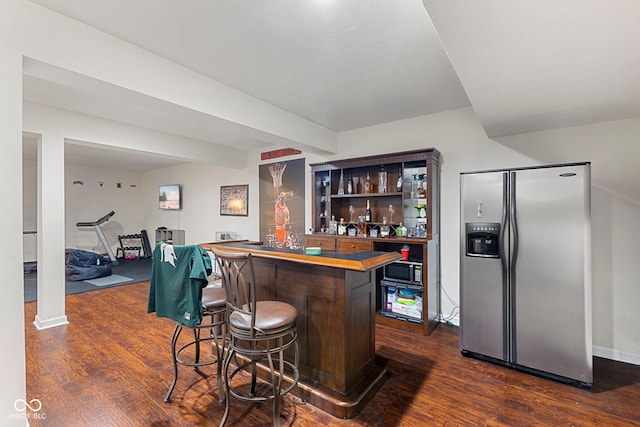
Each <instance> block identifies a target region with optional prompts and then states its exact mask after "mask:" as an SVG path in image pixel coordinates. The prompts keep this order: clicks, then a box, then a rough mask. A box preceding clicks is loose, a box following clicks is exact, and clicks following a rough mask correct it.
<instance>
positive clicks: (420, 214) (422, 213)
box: [414, 205, 427, 218]
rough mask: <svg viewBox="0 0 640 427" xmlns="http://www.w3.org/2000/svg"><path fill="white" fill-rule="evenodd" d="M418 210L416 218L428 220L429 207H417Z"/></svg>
mask: <svg viewBox="0 0 640 427" xmlns="http://www.w3.org/2000/svg"><path fill="white" fill-rule="evenodd" d="M414 207H415V208H416V211H417V212H416V216H417V217H418V218H426V217H427V206H426V205H415V206H414Z"/></svg>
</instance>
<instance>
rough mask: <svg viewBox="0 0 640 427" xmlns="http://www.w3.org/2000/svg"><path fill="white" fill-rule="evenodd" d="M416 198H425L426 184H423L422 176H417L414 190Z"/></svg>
mask: <svg viewBox="0 0 640 427" xmlns="http://www.w3.org/2000/svg"><path fill="white" fill-rule="evenodd" d="M416 198H417V199H426V198H427V183H426V182H424V175H418V186H417V188H416Z"/></svg>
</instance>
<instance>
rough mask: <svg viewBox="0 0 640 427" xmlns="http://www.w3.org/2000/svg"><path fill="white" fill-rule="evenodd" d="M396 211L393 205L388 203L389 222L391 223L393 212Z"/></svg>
mask: <svg viewBox="0 0 640 427" xmlns="http://www.w3.org/2000/svg"><path fill="white" fill-rule="evenodd" d="M395 212H396V210H395V209H394V208H393V205H389V218H390V219H389V221H390V222H391V223H393V214H394V213H395Z"/></svg>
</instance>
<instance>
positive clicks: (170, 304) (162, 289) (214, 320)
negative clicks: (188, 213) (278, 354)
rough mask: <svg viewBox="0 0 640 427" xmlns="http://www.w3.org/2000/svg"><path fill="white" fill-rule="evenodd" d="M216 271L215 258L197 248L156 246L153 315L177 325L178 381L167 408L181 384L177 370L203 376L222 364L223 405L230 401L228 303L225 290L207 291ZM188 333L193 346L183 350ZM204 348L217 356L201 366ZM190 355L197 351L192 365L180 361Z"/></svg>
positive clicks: (173, 345)
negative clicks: (225, 378) (225, 377)
mask: <svg viewBox="0 0 640 427" xmlns="http://www.w3.org/2000/svg"><path fill="white" fill-rule="evenodd" d="M211 271H212V268H211V258H210V257H209V255H208V254H207V252H206V251H204V249H202V248H200V247H199V246H197V245H190V246H179V245H169V244H166V243H159V244H157V245H156V248H155V250H154V253H153V263H152V271H151V287H150V291H149V306H148V312H149V313H151V312H153V311H155V312H156V315H157V316H158V317H168V318H171V319H173V320H175V321H176V326H175V329H174V331H173V337H172V339H171V354H172V358H173V381H172V383H171V386H170V387H169V391H168V392H167V395H166V397H165V399H164V401H165V402H169V401H170V399H171V393H172V392H173V389H174V388H175V385H176V382H177V381H178V365H183V366H190V367H193V368H194V370H198V371H199V368H200V367H202V366H208V365H213V364H214V363H217V381H218V393H219V396H220V397H219V399H220V402H222V401H223V400H224V399H225V397H226V395H225V393H224V389H223V386H222V361H223V358H224V345H225V340H226V323H227V315H226V314H227V308H226V303H227V298H226V292H225V290H224V287H222V286H220V285H218V286H211V285H209V286H208V283H209V282H208V276H209V275H210V274H211ZM207 319H208V320H207ZM205 320H206V321H205ZM185 328H187V329H191V330H193V340H191V341H189V342H187V343H185V344H183V345H181V346H180V347H178V339H179V337H180V333H181V332H182V330H183V329H185ZM202 330H205V331H206V330H208V331H209V333H208V335H207V336H204V337H203V336H201V331H202ZM204 342H211V349H212V351H213V352H214V355H213V356H212V357H208V358H206V359H205V360H201V357H200V356H201V355H200V347H201V344H202V343H204ZM187 349H193V352H194V353H192V354H191V355H190V356H189V360H185V358H181V354H182V353H183V352H185V351H186V350H187ZM183 357H186V356H183Z"/></svg>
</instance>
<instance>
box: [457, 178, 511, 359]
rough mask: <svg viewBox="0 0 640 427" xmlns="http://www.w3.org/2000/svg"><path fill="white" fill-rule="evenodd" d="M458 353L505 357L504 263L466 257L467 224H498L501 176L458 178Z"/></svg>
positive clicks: (501, 214)
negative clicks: (459, 204)
mask: <svg viewBox="0 0 640 427" xmlns="http://www.w3.org/2000/svg"><path fill="white" fill-rule="evenodd" d="M460 195H461V221H460V222H461V229H460V237H461V242H460V245H461V247H460V318H461V319H460V349H461V350H462V351H470V352H473V353H477V354H481V355H485V356H490V357H493V358H496V359H505V358H506V357H507V342H506V341H507V337H508V335H507V330H508V328H507V319H506V315H505V305H506V293H505V291H506V290H505V286H504V284H503V262H502V261H503V260H502V258H495V257H474V256H468V255H467V248H466V245H467V242H468V239H467V236H466V233H467V231H466V229H467V227H466V224H467V223H480V222H484V223H500V222H501V219H502V216H503V208H504V207H505V205H504V203H503V201H504V174H503V173H501V172H492V173H477V174H462V175H461V177H460Z"/></svg>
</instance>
